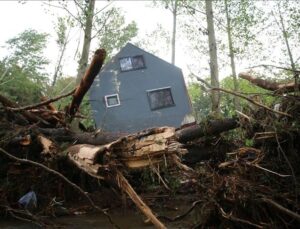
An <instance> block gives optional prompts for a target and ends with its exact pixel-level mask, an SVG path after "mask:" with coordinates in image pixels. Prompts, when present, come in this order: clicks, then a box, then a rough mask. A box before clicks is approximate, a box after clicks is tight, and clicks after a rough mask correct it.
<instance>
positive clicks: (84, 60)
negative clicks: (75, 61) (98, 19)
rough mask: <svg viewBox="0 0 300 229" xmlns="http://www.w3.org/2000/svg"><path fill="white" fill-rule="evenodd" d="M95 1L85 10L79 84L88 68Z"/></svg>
mask: <svg viewBox="0 0 300 229" xmlns="http://www.w3.org/2000/svg"><path fill="white" fill-rule="evenodd" d="M95 2H96V0H90V1H89V5H88V9H87V11H86V12H85V16H86V20H85V25H84V40H83V47H82V52H81V57H80V60H79V67H78V72H77V78H76V83H77V84H79V82H80V80H81V78H82V77H83V74H84V72H85V70H86V68H87V64H88V59H89V51H90V46H91V40H92V28H93V17H94V11H95Z"/></svg>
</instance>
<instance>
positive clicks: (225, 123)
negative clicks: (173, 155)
mask: <svg viewBox="0 0 300 229" xmlns="http://www.w3.org/2000/svg"><path fill="white" fill-rule="evenodd" d="M238 126H239V123H238V120H237V119H235V118H231V119H223V120H212V121H208V122H206V123H200V124H197V125H195V126H190V127H187V128H184V129H181V130H177V131H176V133H175V136H176V138H177V140H178V141H179V142H187V141H191V140H194V139H197V138H200V137H203V136H206V135H207V136H211V135H216V134H220V133H222V132H224V131H228V130H231V129H235V128H237V127H238Z"/></svg>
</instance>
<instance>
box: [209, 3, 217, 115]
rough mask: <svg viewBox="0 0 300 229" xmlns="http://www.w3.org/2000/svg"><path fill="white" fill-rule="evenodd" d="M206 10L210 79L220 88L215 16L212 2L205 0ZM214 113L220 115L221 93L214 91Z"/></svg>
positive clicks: (214, 85)
mask: <svg viewBox="0 0 300 229" xmlns="http://www.w3.org/2000/svg"><path fill="white" fill-rule="evenodd" d="M205 10H206V21H207V32H208V46H209V57H210V78H211V85H212V87H217V88H218V87H219V67H218V56H217V43H216V37H215V28H214V16H213V8H212V1H211V0H205ZM211 94H212V112H214V113H216V114H218V113H219V112H220V108H219V106H220V93H219V92H218V91H213V92H212V93H211Z"/></svg>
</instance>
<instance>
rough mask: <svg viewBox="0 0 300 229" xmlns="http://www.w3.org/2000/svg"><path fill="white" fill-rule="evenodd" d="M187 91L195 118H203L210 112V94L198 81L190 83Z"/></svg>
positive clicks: (199, 119)
mask: <svg viewBox="0 0 300 229" xmlns="http://www.w3.org/2000/svg"><path fill="white" fill-rule="evenodd" d="M188 93H189V95H190V98H191V102H192V106H193V112H194V116H195V118H196V120H197V121H201V120H203V119H205V117H206V116H207V115H209V113H210V106H211V100H210V95H209V94H208V93H207V92H205V91H204V90H203V89H202V88H201V86H200V85H199V84H198V83H191V84H190V85H189V86H188Z"/></svg>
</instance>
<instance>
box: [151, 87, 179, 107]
mask: <svg viewBox="0 0 300 229" xmlns="http://www.w3.org/2000/svg"><path fill="white" fill-rule="evenodd" d="M166 89H168V90H169V91H170V94H171V99H172V104H170V105H168V106H161V107H156V108H152V106H151V99H150V94H151V93H152V92H155V91H162V90H166ZM146 92H147V97H148V102H149V106H150V109H151V111H155V110H160V109H164V108H168V107H174V106H176V104H175V101H174V98H173V93H172V87H170V86H169V87H161V88H155V89H151V90H147V91H146Z"/></svg>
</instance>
